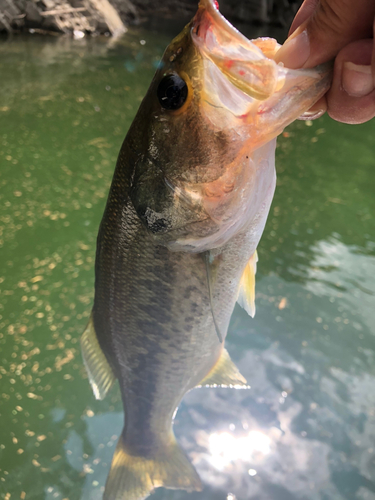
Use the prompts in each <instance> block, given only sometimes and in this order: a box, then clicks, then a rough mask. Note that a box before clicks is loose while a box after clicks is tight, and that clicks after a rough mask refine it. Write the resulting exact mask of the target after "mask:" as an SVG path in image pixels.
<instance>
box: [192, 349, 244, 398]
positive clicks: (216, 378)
mask: <svg viewBox="0 0 375 500" xmlns="http://www.w3.org/2000/svg"><path fill="white" fill-rule="evenodd" d="M197 387H236V388H242V389H249V388H250V386H249V385H248V383H247V381H246V379H245V377H244V376H243V375H241V373H240V371H239V370H238V368H237V366H236V365H235V364H234V363H233V361H232V360H231V359H230V356H229V353H228V351H227V350H226V349H223V350H222V352H221V356H220V358H219V359H218V361H217V363H216V365H215V366H214V367H213V368H212V370H211V371H210V373H209V374H208V375H207V376H206V377H205V378H204V379H203V380H202V381H201V383H200V384H199V385H198V386H197Z"/></svg>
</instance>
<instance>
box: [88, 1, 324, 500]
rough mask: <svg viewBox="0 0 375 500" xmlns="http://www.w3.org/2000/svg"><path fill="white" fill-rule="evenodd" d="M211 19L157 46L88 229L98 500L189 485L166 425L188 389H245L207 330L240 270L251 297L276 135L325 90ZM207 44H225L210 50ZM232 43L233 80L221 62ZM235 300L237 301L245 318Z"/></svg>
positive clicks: (226, 307) (320, 81)
mask: <svg viewBox="0 0 375 500" xmlns="http://www.w3.org/2000/svg"><path fill="white" fill-rule="evenodd" d="M218 16H219V14H218V13H217V12H216V10H215V8H214V6H213V3H212V2H211V0H203V1H202V2H201V4H200V9H199V11H198V14H197V15H196V17H195V18H194V19H193V20H192V22H191V23H189V25H188V26H187V27H186V28H185V29H184V30H183V31H182V33H181V34H180V35H179V36H178V37H176V39H175V40H174V41H172V43H171V44H170V46H169V47H168V48H167V49H166V52H165V54H164V56H163V60H162V64H161V66H160V68H159V69H158V71H157V72H156V74H155V77H154V79H153V81H152V82H151V85H150V88H149V90H148V92H147V95H146V96H145V98H144V100H143V102H142V104H141V106H140V109H139V111H138V113H137V115H136V117H135V119H134V121H133V124H132V126H131V127H130V129H129V132H128V134H127V136H126V138H125V140H124V143H123V145H122V148H121V151H120V154H119V158H118V161H117V165H116V169H115V173H114V177H113V181H112V185H111V189H110V193H109V197H108V201H107V205H106V208H105V212H104V215H103V219H102V222H101V225H100V229H99V234H98V240H97V255H96V264H95V275H96V278H95V299H94V306H93V311H92V317H91V320H90V323H89V325H88V328H87V329H86V331H85V332H84V334H83V336H82V341H81V344H82V350H83V357H84V361H85V364H86V367H87V370H88V372H89V376H90V381H91V384H92V386H93V389H94V392H95V395H96V397H98V398H99V399H102V398H103V397H104V396H105V394H106V393H107V392H108V390H109V389H110V387H111V385H112V384H113V382H114V380H115V379H116V378H117V379H118V381H119V384H120V390H121V395H122V400H123V405H124V411H125V424H124V430H123V432H122V435H121V437H120V439H119V442H118V445H117V448H116V451H115V454H114V458H113V461H112V466H111V471H110V474H109V477H108V480H107V485H106V489H105V493H104V499H105V500H120V499H121V500H123V499H126V500H141V499H144V498H146V497H147V496H148V495H149V494H150V493H151V492H152V491H153V489H154V488H156V487H159V486H165V487H168V488H182V489H186V490H187V491H193V490H199V489H200V488H201V483H200V480H199V477H198V475H197V473H196V471H195V470H194V468H193V467H192V465H191V464H190V463H189V461H188V459H187V458H186V456H185V455H184V453H183V452H182V450H181V449H180V448H179V447H178V445H177V444H176V441H175V438H174V435H173V431H172V422H173V416H174V413H175V411H176V409H177V407H178V405H179V403H180V401H181V399H182V397H183V396H184V394H185V393H186V392H187V391H189V390H190V389H192V388H194V387H196V386H199V385H206V384H208V385H211V384H216V385H227V386H228V385H229V386H232V385H233V386H242V387H247V382H246V380H245V379H244V378H243V377H242V375H241V374H240V373H239V372H238V370H237V368H236V367H235V366H234V365H233V363H232V362H231V360H230V358H229V356H228V354H227V353H226V351H225V349H224V345H223V343H221V342H219V341H218V331H219V333H220V335H222V337H223V339H225V336H226V333H227V329H228V324H229V321H230V317H231V314H232V311H233V309H234V305H235V302H236V300H237V298H238V296H239V293H240V286H242V287H246V284H243V283H244V280H243V275H244V270H246V269H247V270H248V272H249V273H250V279H249V280H248V281H249V283H252V284H249V289H250V288H252V289H253V283H254V279H253V278H254V274H255V263H256V260H257V259H256V254H255V252H256V248H257V245H258V242H259V240H260V237H261V234H262V232H263V229H264V226H265V223H266V218H267V214H268V211H269V207H270V204H271V201H272V197H273V193H274V189H275V183H276V175H275V166H274V152H275V144H276V139H275V137H276V135H277V134H278V133H279V132H280V131H281V130H282V129H283V127H284V126H285V125H286V124H287V123H289V122H290V121H292V120H293V119H294V118H295V117H296V116H298V113H302V112H303V111H304V110H305V109H307V108H308V107H309V106H310V105H311V104H312V103H313V102H314V100H317V99H318V98H319V97H320V95H321V94H322V93H323V92H324V91H325V89H326V87H327V84H328V83H327V82H328V80H329V79H328V76H327V72H326V71H325V70H316V71H314V70H307V71H305V72H292V74H291V75H289V74H288V73H287V70H284V69H282V68H280V67H277V65H275V64H274V63H273V62H272V60H270V59H268V58H267V57H266V56H265V53H263V52H262V50H261V49H259V47H263V49H264V50H265V51H266V50H267V51H268V52H269V54H271V55H272V53H273V52H272V51H275V50H276V49H275V47H276V45H275V43H274V42H272V41H271V42H267V41H265V40H260V41H258V42H257V41H254V44H251V43H250V42H249V41H248V40H247V39H245V38H244V37H242V35H240V34H239V33H238V32H237V31H236V30H234V29H233V28H232V27H230V26H229V25H227V24H225V23H226V21H225V20H223V18H221V17H218ZM220 37H222V42H223V47H224V48H221V45H220V46H216V45H215V44H214V43H213V41H212V40H215V39H220ZM231 40H233V43H232V44H231ZM255 43H258V45H259V47H257V46H256V44H255ZM241 44H242V45H241ZM238 46H241V47H242V49H241V50H242V53H241V57H243V60H240V63H239V70H238V71H237V69H238V68H236V65H234V66H232V65H231V64H229V65H226V61H227V60H230V61H232V60H233V59H231V58H233V54H232V52H233V51H234V52H236V50H237V48H238ZM268 52H267V53H268ZM243 54H245V55H243ZM229 56H230V57H231V58H230V57H229ZM226 58H227V59H226ZM247 58H248V59H247ZM252 58H254V59H252ZM263 63H264V65H263V66H262V64H263ZM255 66H256V71H255V73H254V74H255V76H253V75H252V73H251V71H252V70H253V67H255ZM224 67H225V68H226V69H225V71H223V68H224ZM232 68H234V70H236V71H237V73H234V70H233V69H232ZM242 68H245V70H246V71H248V72H247V73H246V71H245V73H246V74H247V75H250V76H249V78H248V80H246V81H245V80H244V81H240V79H239V76H238V75H241V73H240V72H241V71H242ZM231 72H232V73H231ZM166 74H167V75H168V74H178V75H179V76H180V77H181V78H183V80H184V81H185V82H186V84H187V86H188V97H187V100H186V103H185V104H184V105H183V106H182V107H181V108H180V109H177V110H176V111H170V110H166V109H164V108H163V107H162V106H161V105H160V102H159V100H158V97H157V90H158V86H159V83H160V81H161V80H162V78H163V77H164V75H166ZM262 78H264V81H265V82H266V83H267V85H266V86H265V87H264V88H267V89H268V90H267V92H265V91H264V90H262V89H263V87H262V86H261V85H259V81H261V79H262ZM272 78H275V79H276V80H275V81H272ZM259 79H260V80H259ZM283 89H284V90H283ZM246 92H247V93H246ZM207 263H208V266H207ZM250 263H251V265H250ZM249 266H250V267H249ZM209 290H211V296H210V293H209ZM247 293H248V292H246V293H241V300H242V302H241V305H243V306H244V307H245V308H246V310H248V312H249V314H253V312H254V311H253V307H254V306H253V298H254V297H253V292H250V294H252V296H251V297H250V298H249V299H248V301H247V300H246V294H247ZM243 297H245V299H244V298H243ZM215 323H216V325H215Z"/></svg>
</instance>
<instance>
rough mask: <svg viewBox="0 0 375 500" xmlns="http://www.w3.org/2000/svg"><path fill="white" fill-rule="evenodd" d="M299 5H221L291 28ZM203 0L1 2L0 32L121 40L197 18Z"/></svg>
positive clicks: (269, 1)
mask: <svg viewBox="0 0 375 500" xmlns="http://www.w3.org/2000/svg"><path fill="white" fill-rule="evenodd" d="M300 3H301V2H300V1H299V0H221V1H220V9H221V11H222V12H223V14H224V15H225V16H226V17H228V18H229V19H231V20H241V21H243V22H246V23H253V24H274V25H279V26H287V25H288V24H289V23H290V21H291V19H292V17H293V15H294V13H295V12H296V11H297V9H298V7H299V5H300ZM196 7H197V0H164V1H163V2H155V1H153V2H151V1H150V0H0V32H7V33H21V32H30V31H31V33H33V32H38V33H45V34H51V33H53V34H56V33H69V34H72V35H73V36H76V37H83V36H85V35H87V34H91V35H95V34H102V33H109V34H111V35H112V36H118V35H120V34H122V33H124V32H125V31H126V26H128V25H132V24H133V25H134V24H140V23H141V22H142V21H143V20H145V19H147V18H149V17H150V16H158V17H169V18H171V17H174V16H175V15H177V16H180V17H181V16H185V15H186V16H187V17H188V16H189V15H193V14H194V12H195V10H196Z"/></svg>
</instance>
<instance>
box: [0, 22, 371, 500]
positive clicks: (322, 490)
mask: <svg viewBox="0 0 375 500" xmlns="http://www.w3.org/2000/svg"><path fill="white" fill-rule="evenodd" d="M169 39H170V35H169V34H168V35H163V36H162V35H158V36H157V35H155V34H154V33H152V32H148V31H142V32H140V31H138V32H132V33H130V34H129V35H127V37H126V38H125V40H124V41H123V42H122V43H121V44H119V45H115V46H112V47H111V46H110V44H109V43H108V39H95V40H80V41H73V40H69V39H60V38H56V39H48V38H38V37H29V38H27V39H18V38H16V39H14V40H10V41H6V40H3V41H2V42H1V44H0V75H1V80H0V82H1V84H0V144H1V148H0V349H1V350H0V498H1V499H6V500H9V499H10V500H14V499H27V500H29V499H38V500H53V499H58V500H63V499H65V500H67V499H69V500H99V499H100V498H101V494H102V491H103V486H104V483H105V479H106V476H107V473H108V470H109V464H110V461H111V457H112V454H113V451H114V447H115V444H116V440H117V437H118V435H119V433H120V432H121V428H122V422H123V415H122V404H121V401H120V397H119V391H118V388H117V387H116V389H115V390H113V391H112V393H111V394H110V396H109V397H108V398H107V399H106V400H104V401H102V402H96V401H95V400H94V397H93V395H92V393H91V389H90V387H89V384H88V381H87V377H86V374H85V371H84V368H83V365H82V360H81V356H80V351H79V342H78V339H79V336H80V334H81V332H82V331H83V329H84V327H85V324H86V322H87V319H88V316H89V313H90V308H91V303H92V299H93V285H94V270H93V268H94V255H95V239H96V234H97V229H98V225H99V222H100V219H101V215H102V212H103V208H104V203H105V200H106V196H107V192H108V188H109V185H110V180H111V176H112V173H113V169H114V165H115V161H116V157H117V154H118V151H119V148H120V145H121V142H122V140H123V138H124V136H125V133H126V131H127V129H128V127H129V125H130V123H131V121H132V118H133V116H134V114H135V112H136V110H137V107H138V105H139V102H140V100H141V99H142V96H143V95H144V94H145V92H146V90H147V87H148V84H149V82H150V79H151V77H152V74H153V71H154V68H155V66H156V64H157V61H158V59H159V57H160V56H161V54H162V51H163V49H164V47H165V46H166V44H167V43H168V41H169ZM141 40H144V41H145V42H146V43H144V42H143V41H142V42H141ZM374 135H375V121H372V122H370V123H367V124H365V125H360V126H348V125H342V124H338V123H335V122H333V121H332V120H330V119H329V118H327V117H324V118H322V119H320V120H318V121H316V122H314V123H312V124H311V123H310V124H309V123H304V122H297V123H295V124H293V125H292V126H291V127H289V129H288V131H287V134H284V136H283V137H281V138H280V140H279V147H278V150H277V171H278V187H277V191H276V196H275V199H274V202H273V205H272V208H271V212H270V216H269V219H268V222H267V226H266V229H265V232H264V236H263V238H262V240H261V244H260V247H259V249H258V250H259V265H258V274H257V297H256V304H257V314H256V317H255V319H254V320H252V319H250V318H249V317H248V316H247V315H246V313H245V312H244V311H243V310H242V309H240V308H239V307H237V308H236V309H235V312H234V315H233V318H232V322H231V326H230V332H229V336H228V340H227V346H228V349H229V351H230V353H231V355H232V357H233V359H234V360H235V362H236V363H237V364H238V366H239V368H240V370H241V372H242V373H243V374H244V376H245V377H246V378H247V380H248V381H249V382H250V383H251V386H252V388H251V390H249V391H235V390H226V389H200V390H195V391H192V392H191V393H189V394H188V395H187V396H186V397H185V398H184V401H183V403H182V404H181V407H180V409H179V412H178V414H177V417H176V422H175V430H176V434H177V436H178V439H179V442H180V443H181V445H182V446H183V447H184V449H185V450H186V451H187V453H188V454H189V456H190V458H191V459H192V461H193V463H194V464H195V466H196V468H197V469H198V472H199V473H200V475H201V477H202V480H203V482H204V490H203V492H202V493H195V494H187V493H185V492H180V491H167V490H162V489H160V490H158V491H157V492H156V494H155V496H154V498H155V499H158V500H162V499H168V500H176V499H179V500H187V499H194V500H203V499H205V500H206V499H209V500H225V499H228V500H234V498H237V500H344V499H347V500H356V499H358V500H375V364H374V355H375V326H374V323H375V300H374V299H375V282H374V275H375V224H374V211H375V196H374V193H375V181H374V178H375V174H374V172H375V147H374Z"/></svg>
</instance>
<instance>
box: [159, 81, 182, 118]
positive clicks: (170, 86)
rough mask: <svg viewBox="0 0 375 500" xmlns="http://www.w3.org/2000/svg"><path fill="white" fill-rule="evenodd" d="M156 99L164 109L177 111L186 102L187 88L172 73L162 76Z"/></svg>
mask: <svg viewBox="0 0 375 500" xmlns="http://www.w3.org/2000/svg"><path fill="white" fill-rule="evenodd" d="M157 94H158V99H159V102H160V104H161V105H162V107H163V108H164V109H171V110H175V109H179V108H181V106H182V105H183V104H184V102H185V101H186V98H187V95H188V87H187V85H186V83H185V81H184V80H183V79H182V78H181V77H179V76H178V75H176V74H175V73H172V74H170V75H166V76H164V78H163V79H162V80H161V81H160V83H159V87H158V91H157Z"/></svg>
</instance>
